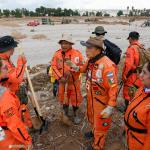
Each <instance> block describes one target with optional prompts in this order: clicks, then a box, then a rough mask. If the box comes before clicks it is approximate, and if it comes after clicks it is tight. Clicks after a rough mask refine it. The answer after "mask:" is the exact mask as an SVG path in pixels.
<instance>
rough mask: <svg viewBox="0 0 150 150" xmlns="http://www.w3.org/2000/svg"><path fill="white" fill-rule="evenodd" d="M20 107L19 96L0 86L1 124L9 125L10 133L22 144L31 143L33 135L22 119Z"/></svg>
mask: <svg viewBox="0 0 150 150" xmlns="http://www.w3.org/2000/svg"><path fill="white" fill-rule="evenodd" d="M19 109H20V101H19V99H18V98H17V96H15V94H13V93H12V92H10V91H9V90H7V89H4V87H2V86H0V126H1V127H7V128H8V129H7V130H6V131H7V133H8V134H11V135H12V136H13V137H14V138H15V139H16V140H17V141H19V142H20V143H21V144H25V145H28V144H31V137H30V136H29V134H28V132H27V130H26V126H25V125H24V123H23V122H22V120H21V115H20V112H19ZM6 139H7V138H6ZM0 144H1V142H0Z"/></svg>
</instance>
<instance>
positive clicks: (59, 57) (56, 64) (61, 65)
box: [51, 49, 83, 82]
mask: <svg viewBox="0 0 150 150" xmlns="http://www.w3.org/2000/svg"><path fill="white" fill-rule="evenodd" d="M62 52H63V51H62V50H61V49H60V50H58V51H56V53H55V54H54V57H53V59H52V64H51V65H52V74H53V76H54V78H55V79H57V80H59V79H60V78H61V77H66V76H65V73H66V72H68V71H69V72H71V73H72V76H70V77H69V79H68V81H70V82H74V81H73V80H78V79H79V75H80V73H76V72H75V71H73V70H72V69H71V68H70V67H68V66H67V65H66V64H65V59H70V60H71V61H72V62H73V63H75V64H76V65H78V66H80V65H82V64H83V56H82V54H81V53H80V52H79V51H78V50H75V49H71V50H68V51H67V52H66V53H65V55H63V54H62ZM72 77H74V79H73V78H72Z"/></svg>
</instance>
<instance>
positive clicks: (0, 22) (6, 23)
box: [0, 20, 20, 27]
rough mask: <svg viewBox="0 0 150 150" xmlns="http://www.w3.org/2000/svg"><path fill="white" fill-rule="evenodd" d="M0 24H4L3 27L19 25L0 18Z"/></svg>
mask: <svg viewBox="0 0 150 150" xmlns="http://www.w3.org/2000/svg"><path fill="white" fill-rule="evenodd" d="M0 26H5V27H20V25H19V24H18V23H16V22H10V21H4V20H0Z"/></svg>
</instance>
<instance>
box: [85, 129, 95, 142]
mask: <svg viewBox="0 0 150 150" xmlns="http://www.w3.org/2000/svg"><path fill="white" fill-rule="evenodd" d="M93 137H94V134H93V132H92V131H89V132H86V133H85V134H84V138H85V139H86V140H91V139H92V138H93Z"/></svg>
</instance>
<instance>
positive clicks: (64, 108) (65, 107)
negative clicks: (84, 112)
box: [63, 104, 69, 116]
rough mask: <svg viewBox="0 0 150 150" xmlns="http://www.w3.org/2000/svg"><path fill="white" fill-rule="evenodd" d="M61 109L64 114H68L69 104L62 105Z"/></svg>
mask: <svg viewBox="0 0 150 150" xmlns="http://www.w3.org/2000/svg"><path fill="white" fill-rule="evenodd" d="M63 110H64V113H65V115H66V116H68V110H69V106H68V105H65V104H64V105H63Z"/></svg>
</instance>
